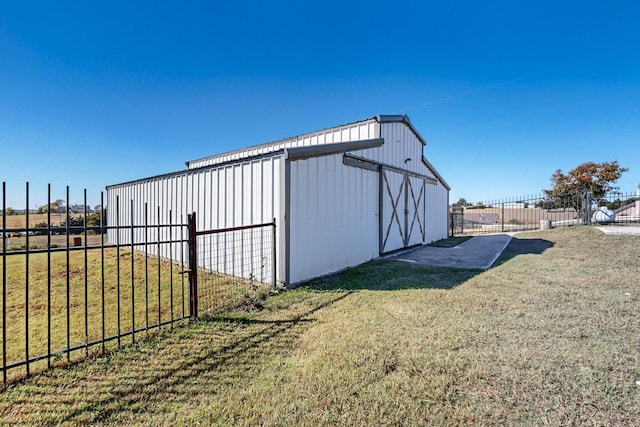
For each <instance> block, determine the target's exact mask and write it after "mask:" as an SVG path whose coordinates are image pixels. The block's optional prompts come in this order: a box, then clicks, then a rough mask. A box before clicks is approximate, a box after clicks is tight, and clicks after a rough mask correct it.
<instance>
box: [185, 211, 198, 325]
mask: <svg viewBox="0 0 640 427" xmlns="http://www.w3.org/2000/svg"><path fill="white" fill-rule="evenodd" d="M187 218H188V221H187V223H188V227H189V294H190V295H189V314H190V316H191V317H192V318H194V319H197V318H198V264H197V262H198V257H197V253H196V248H197V245H196V237H197V234H196V213H195V212H193V213H192V214H191V215H188V217H187Z"/></svg>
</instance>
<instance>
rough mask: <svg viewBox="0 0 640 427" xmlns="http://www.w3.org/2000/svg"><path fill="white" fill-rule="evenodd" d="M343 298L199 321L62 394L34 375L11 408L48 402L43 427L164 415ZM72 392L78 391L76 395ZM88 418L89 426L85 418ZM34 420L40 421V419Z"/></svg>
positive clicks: (211, 390)
mask: <svg viewBox="0 0 640 427" xmlns="http://www.w3.org/2000/svg"><path fill="white" fill-rule="evenodd" d="M350 294H351V293H350V292H340V293H336V292H324V293H317V292H316V293H312V294H311V295H309V294H308V293H307V294H302V293H301V295H300V296H296V297H295V299H294V300H293V301H292V302H291V304H292V305H293V304H297V305H296V306H297V307H298V308H300V307H301V306H302V309H299V310H297V311H289V312H288V313H287V314H285V315H284V316H283V317H284V318H282V319H276V320H268V319H259V318H253V317H252V316H251V315H248V314H242V313H235V314H226V315H225V314H218V315H210V316H205V317H203V318H202V319H198V320H197V321H194V322H192V323H191V324H190V325H187V326H185V327H183V328H178V329H176V330H174V331H173V332H171V333H168V334H166V335H165V336H164V337H158V339H157V340H156V341H155V342H154V343H151V347H152V348H149V344H147V346H146V348H144V349H142V348H138V347H139V346H131V347H129V348H128V349H123V350H122V351H121V352H118V353H119V354H118V353H116V354H114V355H113V357H114V358H115V359H116V361H115V364H116V365H118V366H117V367H116V368H113V369H111V368H108V369H107V373H108V374H105V373H102V374H92V375H89V376H88V377H86V376H83V374H82V370H79V371H76V372H78V373H77V375H78V377H79V378H78V380H79V381H74V380H73V379H71V382H74V383H77V386H78V387H74V388H73V389H69V388H66V387H65V388H64V389H63V390H61V389H60V381H56V380H55V379H53V378H51V379H47V378H44V377H41V378H40V379H41V380H43V382H44V384H43V383H40V384H37V385H36V387H31V386H30V385H29V382H27V383H25V384H23V385H21V386H20V387H22V386H24V387H26V388H27V389H29V390H31V392H32V393H31V395H30V396H29V395H28V394H29V393H22V395H21V397H20V398H18V399H17V401H14V402H12V404H18V405H23V404H26V405H28V404H29V402H40V404H44V405H46V404H47V403H48V402H49V403H53V404H54V405H55V407H56V413H49V414H48V415H47V416H51V417H52V418H53V419H52V420H50V421H49V422H46V421H45V422H44V424H47V425H57V424H60V423H62V424H65V423H74V424H75V423H79V424H85V423H86V422H87V421H90V423H92V424H93V423H103V422H106V423H109V422H110V421H113V420H118V419H119V417H120V416H121V414H122V413H123V412H124V413H129V414H131V413H137V412H150V414H149V415H151V416H153V415H154V413H155V414H156V415H157V412H158V411H160V412H164V411H166V410H167V408H166V406H165V405H167V404H169V403H170V405H174V404H180V405H182V404H185V405H186V404H188V402H190V401H192V399H194V395H195V394H197V393H201V394H206V395H214V394H215V393H216V392H217V390H219V388H220V384H222V383H224V382H225V381H227V382H228V381H230V379H233V378H242V377H244V376H246V375H248V372H249V371H251V370H252V369H253V368H254V367H255V366H256V365H258V364H259V363H261V362H260V360H261V359H262V358H264V356H265V354H271V355H272V356H273V355H276V354H279V353H281V352H286V351H288V349H290V344H291V342H293V341H295V339H297V337H298V336H300V334H302V333H304V331H305V330H306V328H307V327H308V325H311V324H312V323H313V322H315V320H314V319H313V318H311V317H310V316H311V315H313V314H314V313H315V312H317V311H319V310H321V309H323V308H326V307H328V306H330V305H333V304H335V303H336V302H338V301H340V300H343V299H344V298H346V297H348V296H349V295H350ZM276 298H277V297H276ZM277 311H278V310H276V311H275V312H274V313H277ZM143 346H144V344H143ZM92 363H94V364H95V363H100V361H93V362H92ZM113 363H114V361H113V360H110V359H109V358H104V360H103V361H102V364H104V365H105V366H109V365H112V364H113ZM68 373H69V371H68ZM62 375H64V374H62ZM84 375H86V374H84ZM37 380H38V378H37V377H33V378H32V381H37ZM67 381H69V379H66V381H65V382H67ZM83 384H84V386H83ZM76 388H81V389H82V390H81V391H78V390H75V389H76ZM34 389H35V390H34ZM71 393H74V394H75V393H80V395H81V397H80V398H78V397H77V396H73V395H72V394H71ZM61 395H62V396H61ZM64 395H67V396H66V397H65V396H64ZM22 399H24V401H22ZM67 405H68V406H67ZM65 406H66V408H65ZM0 412H1V411H0ZM88 416H89V417H90V420H87V419H86V417H88ZM39 419H40V421H41V422H42V421H43V419H42V414H40V415H39Z"/></svg>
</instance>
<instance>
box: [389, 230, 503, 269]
mask: <svg viewBox="0 0 640 427" xmlns="http://www.w3.org/2000/svg"><path fill="white" fill-rule="evenodd" d="M510 241H511V236H510V235H508V234H491V235H486V236H474V237H472V238H471V239H469V240H467V241H465V242H463V243H461V244H459V245H458V246H454V247H453V248H434V247H431V246H418V247H416V248H412V249H408V250H406V251H403V252H398V253H395V254H392V255H389V256H387V257H386V258H388V259H395V260H397V261H406V262H413V263H417V264H422V265H429V266H435V267H452V268H469V269H479V270H486V269H487V268H489V267H491V266H492V265H493V263H494V262H495V261H496V259H498V257H499V256H500V254H501V253H502V251H503V250H504V249H505V248H506V247H507V245H508V244H509V242H510Z"/></svg>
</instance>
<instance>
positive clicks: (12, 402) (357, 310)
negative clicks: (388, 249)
mask: <svg viewBox="0 0 640 427" xmlns="http://www.w3.org/2000/svg"><path fill="white" fill-rule="evenodd" d="M639 274H640V239H639V238H637V237H631V236H608V235H604V234H602V233H600V232H599V231H598V230H594V229H590V228H572V229H562V230H550V231H545V232H534V233H527V234H522V235H518V236H516V237H515V238H514V239H513V240H512V243H511V244H510V245H509V247H508V248H507V250H506V251H505V253H504V254H503V256H502V257H501V258H500V259H499V260H498V262H497V264H496V266H495V267H494V268H492V269H490V270H488V271H486V272H480V271H463V270H451V269H442V268H440V269H437V268H425V267H420V266H416V265H412V264H405V263H399V262H394V261H390V260H386V261H375V262H372V263H369V264H367V265H364V266H360V267H358V268H356V269H352V270H349V271H346V272H343V273H341V274H339V275H335V276H332V277H328V278H323V279H322V280H318V281H315V282H314V283H310V284H309V285H308V286H305V287H303V288H300V289H297V290H294V291H289V292H284V293H281V294H278V295H275V296H272V297H270V298H267V299H266V300H265V301H264V309H263V310H261V311H254V312H250V313H247V312H227V313H223V314H218V315H216V316H211V317H208V318H205V319H203V320H202V321H198V322H194V323H191V324H190V325H188V326H185V327H180V328H177V329H175V330H174V331H173V332H168V331H165V332H164V333H163V334H164V336H163V337H162V339H161V340H156V339H152V340H150V341H147V342H144V343H138V344H136V346H134V347H130V348H127V349H126V350H124V351H119V352H116V353H113V354H111V355H109V356H105V357H102V358H98V359H96V360H95V361H93V362H91V363H84V364H81V365H78V366H76V367H74V368H73V369H68V370H54V371H50V372H48V373H47V374H46V375H40V376H37V377H34V378H31V379H28V380H27V381H25V382H23V383H18V384H15V385H12V386H10V387H8V388H7V389H6V390H4V392H3V394H2V400H1V402H0V419H1V421H0V422H3V423H8V424H9V423H24V424H44V425H47V424H60V423H62V424H64V423H69V424H94V425H111V424H159V425H168V424H171V425H193V424H197V423H200V424H206V425H327V426H329V425H331V426H333V425H469V424H471V425H620V426H625V425H628V426H631V425H638V424H639V423H640V415H639V414H640V387H639V386H638V385H637V381H640V358H639V353H638V349H639V348H640V334H638V330H640V317H639V316H638V307H639V305H640V304H639V303H638V302H639V300H640V284H639V283H638V280H637V277H638V275H639Z"/></svg>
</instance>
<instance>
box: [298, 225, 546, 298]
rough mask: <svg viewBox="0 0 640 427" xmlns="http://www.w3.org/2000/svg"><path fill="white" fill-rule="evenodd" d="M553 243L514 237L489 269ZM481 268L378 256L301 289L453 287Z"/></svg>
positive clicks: (479, 271)
mask: <svg viewBox="0 0 640 427" xmlns="http://www.w3.org/2000/svg"><path fill="white" fill-rule="evenodd" d="M553 245H554V244H553V242H550V241H548V240H544V239H538V238H531V239H528V238H519V237H514V238H512V239H511V242H510V243H509V245H507V247H506V248H505V250H504V251H503V252H502V254H501V255H500V257H498V259H497V260H496V262H495V263H494V264H493V266H492V267H491V268H494V267H496V266H498V265H500V264H503V263H505V262H507V261H509V260H510V259H512V258H514V257H516V256H518V255H524V254H542V253H543V252H544V251H545V250H547V249H549V248H551V247H553ZM483 272H484V270H480V269H464V268H449V267H432V266H426V265H420V264H416V263H407V262H403V261H396V260H392V259H377V260H374V261H370V262H367V263H365V264H362V265H359V266H357V267H353V268H349V269H347V270H345V271H342V272H340V273H336V274H333V275H331V276H326V277H322V278H318V279H315V280H312V281H310V282H307V283H305V284H304V285H303V287H304V288H308V289H316V290H338V289H344V290H350V291H357V290H364V289H367V290H376V291H390V290H401V289H445V290H447V289H453V288H455V287H457V286H459V285H461V284H463V283H464V282H466V281H467V280H469V279H471V278H472V277H474V276H477V275H478V274H482V273H483Z"/></svg>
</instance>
